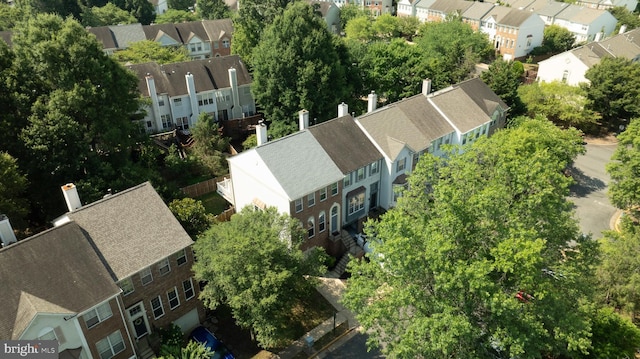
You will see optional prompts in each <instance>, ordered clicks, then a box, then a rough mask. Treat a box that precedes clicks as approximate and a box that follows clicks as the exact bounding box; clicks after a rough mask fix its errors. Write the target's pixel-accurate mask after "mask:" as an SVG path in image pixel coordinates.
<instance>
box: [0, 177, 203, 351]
mask: <svg viewBox="0 0 640 359" xmlns="http://www.w3.org/2000/svg"><path fill="white" fill-rule="evenodd" d="M63 193H64V197H65V200H66V202H67V204H68V206H69V212H68V213H66V214H65V215H63V216H62V217H60V218H58V219H57V220H56V222H55V226H54V227H53V228H52V229H49V230H47V231H44V232H42V233H39V234H37V235H34V236H32V237H30V238H28V239H25V240H22V241H19V242H17V243H14V244H9V245H8V246H6V247H4V248H2V249H0V283H1V284H2V290H1V291H0V300H1V301H2V306H0V337H1V338H5V339H12V340H22V339H32V340H33V339H42V340H44V339H47V340H57V341H58V343H59V353H60V358H87V359H91V358H116V359H120V358H122V359H124V358H132V357H139V358H149V357H151V356H152V355H153V352H151V351H150V349H149V342H148V338H149V335H150V334H151V333H153V332H155V331H156V330H157V329H158V328H162V327H166V326H167V325H169V324H171V323H175V324H177V325H178V326H179V327H180V328H181V329H182V330H183V332H185V333H188V332H189V331H190V330H191V329H193V328H194V327H195V326H197V325H198V324H199V323H200V322H201V321H202V320H203V319H204V310H203V308H202V306H201V304H199V302H198V300H197V295H198V291H199V287H198V285H197V283H196V282H195V281H194V280H193V279H192V272H191V265H192V263H193V254H192V252H191V244H192V243H193V241H192V240H191V238H190V237H189V235H188V234H187V233H186V232H185V231H184V229H183V228H182V226H181V225H180V224H179V223H178V221H177V220H176V219H175V217H174V216H173V214H172V213H171V211H170V210H169V209H168V208H167V207H166V205H165V204H164V202H163V201H162V199H161V198H160V196H159V195H158V194H157V193H156V192H155V190H154V189H153V187H152V186H151V184H149V183H148V182H147V183H143V184H141V185H138V186H136V187H133V188H131V189H128V190H125V191H122V192H120V193H117V194H114V195H110V196H107V197H105V198H104V199H102V200H99V201H97V202H94V203H91V204H87V205H84V206H82V205H81V202H80V198H79V197H78V195H77V192H76V188H75V186H73V185H65V186H63ZM6 225H7V223H6V222H0V226H6ZM6 233H7V232H6V231H3V230H2V228H0V237H2V236H3V235H4V234H6Z"/></svg>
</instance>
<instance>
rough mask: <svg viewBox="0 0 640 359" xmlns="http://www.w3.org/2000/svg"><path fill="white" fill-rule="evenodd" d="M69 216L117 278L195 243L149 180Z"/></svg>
mask: <svg viewBox="0 0 640 359" xmlns="http://www.w3.org/2000/svg"><path fill="white" fill-rule="evenodd" d="M67 216H68V217H69V218H70V219H71V220H73V221H75V222H76V223H78V225H80V226H81V227H82V229H83V231H84V232H85V233H86V234H87V236H88V237H89V238H90V240H91V242H92V244H93V245H94V246H95V248H96V251H98V253H99V254H100V256H102V257H103V258H104V261H105V262H106V265H107V266H108V268H109V270H110V271H111V272H112V273H113V276H114V280H115V281H119V280H121V279H124V278H127V277H129V276H131V275H132V274H134V273H136V272H139V271H140V270H142V269H144V268H146V267H148V266H150V265H153V264H154V263H157V262H158V261H160V260H162V259H163V258H166V257H168V256H169V255H171V254H173V253H175V252H178V251H179V250H181V249H183V248H186V247H188V246H190V245H191V244H192V243H193V241H192V240H191V238H190V237H189V235H188V234H187V232H185V230H184V229H183V228H182V226H181V225H180V223H179V222H178V220H177V219H176V218H175V217H174V216H173V214H172V213H171V211H170V210H169V208H168V207H167V206H166V205H165V204H164V202H163V201H162V198H160V196H159V195H158V193H157V192H156V191H155V190H154V189H153V187H152V186H151V184H150V183H149V182H145V183H143V184H140V185H138V186H136V187H133V188H130V189H127V190H125V191H122V192H120V193H117V194H114V195H111V196H108V197H106V198H104V199H102V200H100V201H97V202H94V203H91V204H89V205H86V206H84V207H81V208H80V209H78V210H76V211H73V212H69V213H67Z"/></svg>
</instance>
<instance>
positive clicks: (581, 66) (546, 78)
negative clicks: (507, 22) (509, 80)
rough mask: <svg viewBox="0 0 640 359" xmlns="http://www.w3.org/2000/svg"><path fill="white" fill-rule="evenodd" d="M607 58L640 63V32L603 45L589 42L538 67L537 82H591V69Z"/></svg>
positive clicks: (614, 37) (544, 61) (627, 33)
mask: <svg viewBox="0 0 640 359" xmlns="http://www.w3.org/2000/svg"><path fill="white" fill-rule="evenodd" d="M605 57H623V58H627V59H630V60H632V61H638V60H640V29H634V30H631V31H628V32H625V33H622V34H618V35H616V36H613V37H611V38H608V39H606V40H602V41H594V42H590V43H588V44H586V45H583V46H580V47H578V48H575V49H571V50H569V51H565V52H563V53H560V54H558V55H555V56H552V57H550V58H548V59H546V60H543V61H540V62H539V63H538V65H539V67H538V81H543V82H552V81H561V82H565V83H567V84H569V85H572V86H577V85H578V84H580V83H582V82H588V81H589V80H587V79H586V78H585V77H584V75H585V73H586V72H587V70H588V69H590V68H591V67H593V66H594V65H596V64H598V63H599V62H600V60H602V59H603V58H605Z"/></svg>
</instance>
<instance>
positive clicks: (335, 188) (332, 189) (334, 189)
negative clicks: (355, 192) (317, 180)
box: [331, 182, 338, 197]
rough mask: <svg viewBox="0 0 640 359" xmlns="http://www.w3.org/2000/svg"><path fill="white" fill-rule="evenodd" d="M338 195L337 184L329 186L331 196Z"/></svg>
mask: <svg viewBox="0 0 640 359" xmlns="http://www.w3.org/2000/svg"><path fill="white" fill-rule="evenodd" d="M337 194H338V182H336V183H334V184H332V185H331V196H332V197H333V196H335V195H337Z"/></svg>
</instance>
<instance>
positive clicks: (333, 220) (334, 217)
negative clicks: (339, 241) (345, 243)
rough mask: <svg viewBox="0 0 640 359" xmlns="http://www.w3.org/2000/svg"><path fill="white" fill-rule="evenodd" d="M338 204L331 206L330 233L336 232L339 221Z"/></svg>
mask: <svg viewBox="0 0 640 359" xmlns="http://www.w3.org/2000/svg"><path fill="white" fill-rule="evenodd" d="M338 208H339V207H338V206H333V207H332V208H331V220H330V222H331V233H336V232H338V222H340V217H338V210H339V209H338Z"/></svg>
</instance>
